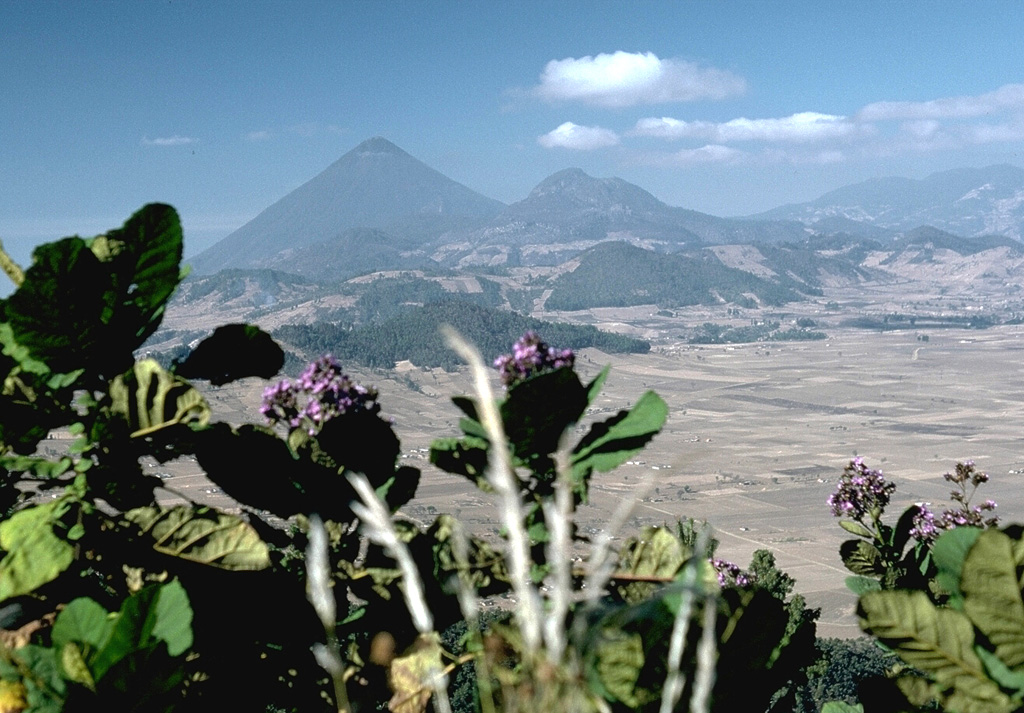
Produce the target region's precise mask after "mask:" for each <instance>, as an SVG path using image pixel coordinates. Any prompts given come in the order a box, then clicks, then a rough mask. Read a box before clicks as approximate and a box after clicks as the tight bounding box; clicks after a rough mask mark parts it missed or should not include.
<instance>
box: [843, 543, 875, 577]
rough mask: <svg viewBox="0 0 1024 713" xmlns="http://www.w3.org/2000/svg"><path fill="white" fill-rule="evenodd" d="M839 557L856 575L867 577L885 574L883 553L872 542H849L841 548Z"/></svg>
mask: <svg viewBox="0 0 1024 713" xmlns="http://www.w3.org/2000/svg"><path fill="white" fill-rule="evenodd" d="M839 556H840V558H842V560H843V565H844V566H845V567H846V568H847V569H848V570H850V571H851V572H853V573H854V574H861V575H866V576H871V575H875V576H878V575H882V574H885V563H883V562H882V553H881V552H879V551H878V548H877V547H875V546H874V545H872V544H871V543H870V542H866V541H864V540H847V541H846V542H844V543H843V544H841V545H840V546H839Z"/></svg>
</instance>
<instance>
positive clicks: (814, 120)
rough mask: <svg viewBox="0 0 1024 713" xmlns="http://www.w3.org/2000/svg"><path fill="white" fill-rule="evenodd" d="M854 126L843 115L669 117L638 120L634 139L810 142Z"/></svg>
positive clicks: (838, 134)
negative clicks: (726, 118) (719, 119)
mask: <svg viewBox="0 0 1024 713" xmlns="http://www.w3.org/2000/svg"><path fill="white" fill-rule="evenodd" d="M857 131H858V126H857V124H855V123H854V122H852V121H850V120H849V119H847V118H846V117H845V116H837V115H835V114H819V113H817V112H813V111H804V112H800V113H798V114H793V115H791V116H787V117H783V118H780V119H747V118H743V117H741V118H739V119H732V120H731V121H726V122H722V123H714V122H710V121H681V120H679V119H673V118H671V117H662V118H660V119H657V118H648V119H640V120H639V121H638V122H637V123H636V126H635V127H634V128H633V130H632V132H631V133H633V134H636V135H638V136H654V137H658V138H663V139H682V138H700V139H705V140H708V141H714V142H716V143H730V142H734V141H770V142H774V141H781V142H810V141H822V140H825V139H835V138H840V137H844V136H849V135H851V134H853V133H855V132H857Z"/></svg>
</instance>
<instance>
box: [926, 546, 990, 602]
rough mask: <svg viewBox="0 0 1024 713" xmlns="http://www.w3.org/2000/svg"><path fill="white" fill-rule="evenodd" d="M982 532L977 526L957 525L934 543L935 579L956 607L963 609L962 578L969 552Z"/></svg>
mask: <svg viewBox="0 0 1024 713" xmlns="http://www.w3.org/2000/svg"><path fill="white" fill-rule="evenodd" d="M980 534H981V530H980V529H978V528H977V527H957V528H954V529H952V530H948V531H946V532H944V533H942V534H941V535H940V536H939V538H938V539H937V540H935V544H934V545H932V561H933V562H934V563H935V568H936V570H937V573H936V576H935V581H936V583H937V584H938V585H939V586H940V587H942V589H943V591H945V592H948V593H949V597H950V598H949V605H950V606H951V607H953V608H954V609H963V593H962V592H961V591H960V578H961V576H962V575H963V567H964V561H965V560H966V559H967V553H968V552H970V550H971V548H972V547H973V546H974V543H975V542H976V541H977V540H978V536H979V535H980Z"/></svg>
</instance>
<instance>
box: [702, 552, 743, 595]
mask: <svg viewBox="0 0 1024 713" xmlns="http://www.w3.org/2000/svg"><path fill="white" fill-rule="evenodd" d="M708 561H709V562H711V566H712V567H713V568H714V570H715V573H716V574H717V575H718V584H719V586H722V587H741V588H742V587H749V586H750V585H752V584H753V583H754V577H753V575H751V574H750V573H749V572H744V571H743V570H742V569H740V567H739V565H736V564H733V563H732V562H730V561H729V560H723V559H718V558H717V557H712V558H711V559H710V560H708Z"/></svg>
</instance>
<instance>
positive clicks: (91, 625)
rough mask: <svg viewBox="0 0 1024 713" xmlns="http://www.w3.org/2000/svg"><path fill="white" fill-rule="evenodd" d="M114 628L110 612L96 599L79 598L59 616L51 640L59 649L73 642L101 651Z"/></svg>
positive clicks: (68, 605)
mask: <svg viewBox="0 0 1024 713" xmlns="http://www.w3.org/2000/svg"><path fill="white" fill-rule="evenodd" d="M113 628H114V622H113V619H111V617H110V612H108V611H107V610H106V609H104V608H103V606H102V605H100V604H99V603H98V602H96V601H95V600H94V599H90V598H89V597H79V598H78V599H74V600H72V601H70V602H68V604H67V606H66V607H64V609H63V611H61V613H60V614H59V615H58V616H57V619H56V621H54V623H53V631H52V633H51V638H52V640H53V645H54V647H56V648H58V649H59V648H63V646H64V645H65V644H67V643H69V642H72V641H77V642H79V643H82V644H86V645H88V646H90V647H92V648H93V649H99V648H100V647H102V646H103V644H105V643H106V641H107V639H108V638H109V637H110V632H111V631H113Z"/></svg>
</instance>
